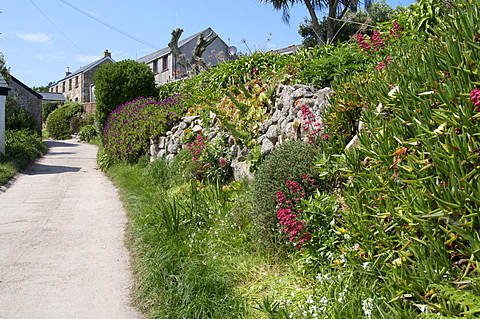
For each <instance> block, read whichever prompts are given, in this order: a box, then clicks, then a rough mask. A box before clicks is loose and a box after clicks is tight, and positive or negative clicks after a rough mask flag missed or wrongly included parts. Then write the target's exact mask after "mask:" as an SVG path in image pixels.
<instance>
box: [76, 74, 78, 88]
mask: <svg viewBox="0 0 480 319" xmlns="http://www.w3.org/2000/svg"><path fill="white" fill-rule="evenodd" d="M75 88H78V76H76V77H75Z"/></svg>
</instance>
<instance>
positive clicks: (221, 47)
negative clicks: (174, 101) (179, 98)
mask: <svg viewBox="0 0 480 319" xmlns="http://www.w3.org/2000/svg"><path fill="white" fill-rule="evenodd" d="M211 32H213V30H212V29H211V28H207V29H205V30H203V31H201V32H199V33H197V34H194V35H192V36H190V37H188V38H186V39H184V40H181V41H179V42H178V48H179V50H180V52H181V53H182V54H183V55H184V56H185V59H186V60H187V61H190V59H191V58H192V55H193V50H194V49H195V44H196V42H197V38H198V36H199V35H201V34H202V35H203V36H204V37H206V36H208V35H209V34H210V33H211ZM232 49H233V50H235V49H234V47H229V46H228V45H227V44H226V43H225V42H224V41H223V40H222V39H220V37H217V38H216V39H215V40H214V41H213V42H212V43H210V45H209V46H208V47H207V49H206V50H205V52H204V53H203V55H202V58H203V60H204V61H205V63H206V64H207V65H208V66H215V65H217V64H218V63H219V62H222V61H225V60H227V59H228V58H229V56H230V55H229V53H230V52H231V50H232ZM136 61H137V62H141V63H146V64H147V65H148V66H149V67H150V68H151V69H152V71H153V73H155V83H156V84H157V85H162V84H165V83H168V82H173V81H176V80H180V79H182V78H185V77H186V76H187V71H186V70H185V68H184V67H182V66H181V65H179V64H178V63H177V61H175V57H174V56H173V54H172V53H171V50H170V48H169V47H166V48H163V49H161V50H158V51H156V52H153V53H151V54H149V55H146V56H144V57H141V58H139V59H137V60H136Z"/></svg>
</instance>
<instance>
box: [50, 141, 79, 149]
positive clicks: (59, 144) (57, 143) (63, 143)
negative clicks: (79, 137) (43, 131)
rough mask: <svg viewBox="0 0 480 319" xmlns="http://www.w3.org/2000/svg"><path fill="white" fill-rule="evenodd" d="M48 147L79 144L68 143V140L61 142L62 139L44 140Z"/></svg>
mask: <svg viewBox="0 0 480 319" xmlns="http://www.w3.org/2000/svg"><path fill="white" fill-rule="evenodd" d="M44 142H45V144H46V145H47V146H48V148H52V147H75V146H78V144H76V143H67V142H60V141H49V140H47V141H44Z"/></svg>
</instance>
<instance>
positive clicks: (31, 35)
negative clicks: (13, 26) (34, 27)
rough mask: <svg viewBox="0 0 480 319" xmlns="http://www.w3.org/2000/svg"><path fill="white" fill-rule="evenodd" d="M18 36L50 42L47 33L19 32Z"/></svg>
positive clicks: (35, 40) (33, 40)
mask: <svg viewBox="0 0 480 319" xmlns="http://www.w3.org/2000/svg"><path fill="white" fill-rule="evenodd" d="M17 36H19V37H20V38H22V39H23V40H27V41H32V42H49V41H50V36H49V35H48V34H45V33H17Z"/></svg>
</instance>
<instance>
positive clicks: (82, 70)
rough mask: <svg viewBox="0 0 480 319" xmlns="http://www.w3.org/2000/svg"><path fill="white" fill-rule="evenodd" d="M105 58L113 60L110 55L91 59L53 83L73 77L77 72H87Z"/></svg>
mask: <svg viewBox="0 0 480 319" xmlns="http://www.w3.org/2000/svg"><path fill="white" fill-rule="evenodd" d="M106 60H110V61H111V62H115V60H113V59H112V57H110V56H106V57H103V58H101V59H99V60H97V61H93V62H92V63H90V64H87V65H85V66H82V67H81V68H79V69H78V70H76V71H74V72H72V73H70V74H69V75H67V76H65V77H64V78H63V79H60V80H58V81H57V82H56V83H55V84H57V83H59V82H63V81H65V80H68V79H69V78H73V77H75V76H77V75H79V74H82V73H85V72H87V71H88V70H90V69H92V68H94V67H96V66H97V65H99V64H101V63H103V62H105V61H106ZM55 84H54V85H55Z"/></svg>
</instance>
